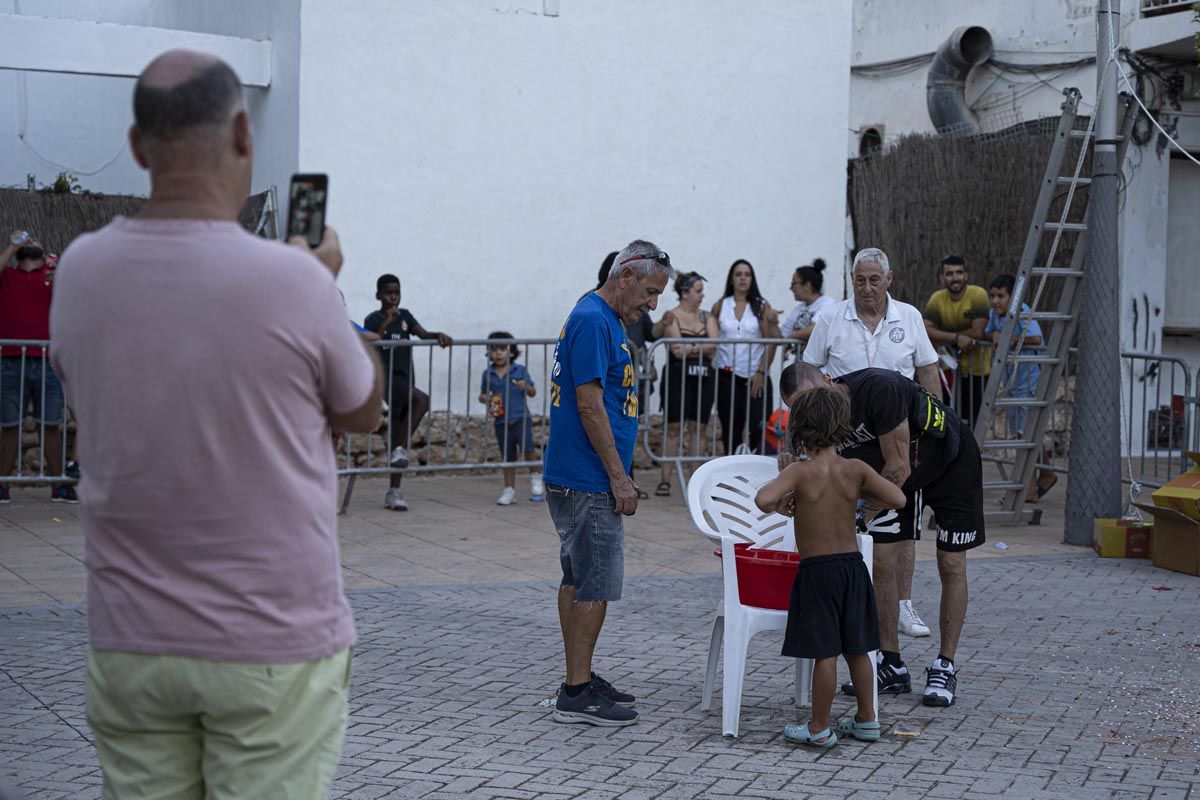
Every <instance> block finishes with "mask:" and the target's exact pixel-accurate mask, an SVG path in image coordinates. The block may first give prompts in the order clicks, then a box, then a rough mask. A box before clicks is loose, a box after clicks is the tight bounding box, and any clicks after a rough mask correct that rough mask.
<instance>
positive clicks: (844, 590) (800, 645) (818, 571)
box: [783, 553, 879, 659]
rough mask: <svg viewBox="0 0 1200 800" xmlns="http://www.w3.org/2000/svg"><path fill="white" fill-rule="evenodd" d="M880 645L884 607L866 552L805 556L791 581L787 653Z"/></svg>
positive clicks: (826, 653)
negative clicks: (877, 600)
mask: <svg viewBox="0 0 1200 800" xmlns="http://www.w3.org/2000/svg"><path fill="white" fill-rule="evenodd" d="M878 649H879V613H878V611H877V610H876V608H875V589H874V588H873V587H872V586H871V576H870V574H869V573H868V572H867V565H866V564H864V563H863V557H862V553H837V554H835V555H831V556H812V557H810V558H806V559H804V560H802V561H801V562H800V570H799V571H798V572H797V573H796V582H795V583H793V584H792V602H791V607H790V608H789V609H788V619H787V632H786V634H785V635H784V638H783V654H784V655H785V656H789V657H791V658H813V659H816V658H833V657H834V656H838V655H842V654H843V653H845V654H849V655H861V654H864V653H869V652H871V651H872V650H878Z"/></svg>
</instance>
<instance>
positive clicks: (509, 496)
mask: <svg viewBox="0 0 1200 800" xmlns="http://www.w3.org/2000/svg"><path fill="white" fill-rule="evenodd" d="M516 501H517V490H516V489H514V488H513V487H511V486H505V487H504V491H503V492H501V493H500V499H499V500H497V501H496V505H498V506H511V505H512V504H513V503H515V502H516Z"/></svg>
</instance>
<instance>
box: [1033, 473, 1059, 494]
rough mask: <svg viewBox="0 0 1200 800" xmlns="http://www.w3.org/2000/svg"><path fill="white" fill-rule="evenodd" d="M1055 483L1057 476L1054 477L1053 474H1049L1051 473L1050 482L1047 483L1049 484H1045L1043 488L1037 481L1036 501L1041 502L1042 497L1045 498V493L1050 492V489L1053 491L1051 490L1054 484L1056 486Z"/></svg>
mask: <svg viewBox="0 0 1200 800" xmlns="http://www.w3.org/2000/svg"><path fill="white" fill-rule="evenodd" d="M1056 483H1058V476H1057V475H1055V474H1054V473H1053V472H1051V473H1050V482H1049V483H1047V484H1046V485H1045V486H1043V485H1042V482H1041V481H1038V484H1037V496H1038V499H1039V500H1041V499H1042V498H1043V497H1045V496H1046V492H1048V491H1050V490H1051V489H1053V488H1054V484H1056Z"/></svg>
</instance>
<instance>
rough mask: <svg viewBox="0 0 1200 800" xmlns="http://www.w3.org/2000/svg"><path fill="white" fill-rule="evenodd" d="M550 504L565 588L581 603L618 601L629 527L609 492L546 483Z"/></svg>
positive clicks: (622, 578)
mask: <svg viewBox="0 0 1200 800" xmlns="http://www.w3.org/2000/svg"><path fill="white" fill-rule="evenodd" d="M546 504H547V505H548V506H550V518H551V519H553V520H554V529H555V530H556V531H558V538H559V541H560V542H561V544H562V546H561V548H560V551H559V560H560V561H561V562H562V571H563V577H562V585H563V586H574V587H575V599H576V600H577V601H599V600H620V599H621V584H622V582H623V581H624V578H625V523H624V521H623V520H622V519H621V515H620V514H618V513H617V511H616V504H615V503H614V502H613V496H612V493H611V492H581V491H579V490H577V489H567V488H565V487H563V486H555V485H553V484H549V483H548V484H546Z"/></svg>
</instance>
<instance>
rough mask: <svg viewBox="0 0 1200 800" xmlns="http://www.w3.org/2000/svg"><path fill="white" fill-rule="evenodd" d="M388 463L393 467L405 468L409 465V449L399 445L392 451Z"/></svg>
mask: <svg viewBox="0 0 1200 800" xmlns="http://www.w3.org/2000/svg"><path fill="white" fill-rule="evenodd" d="M388 463H390V464H391V465H392V466H393V467H400V468H401V469H404V468H405V467H407V466H408V451H407V450H405V449H404V448H403V447H397V448H396V449H395V450H393V451H392V455H391V457H390V458H388Z"/></svg>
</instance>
